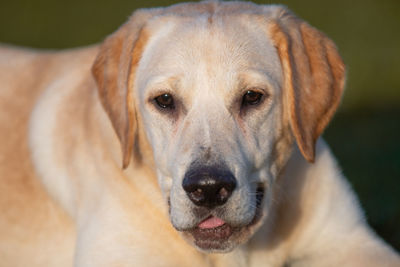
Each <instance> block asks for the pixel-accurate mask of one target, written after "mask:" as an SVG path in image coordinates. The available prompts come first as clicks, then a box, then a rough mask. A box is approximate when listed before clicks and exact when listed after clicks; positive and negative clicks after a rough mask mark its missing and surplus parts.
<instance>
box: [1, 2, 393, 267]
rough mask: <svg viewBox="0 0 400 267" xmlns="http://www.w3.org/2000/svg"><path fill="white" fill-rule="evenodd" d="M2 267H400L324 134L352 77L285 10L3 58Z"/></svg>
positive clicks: (324, 43) (188, 14)
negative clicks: (369, 220)
mask: <svg viewBox="0 0 400 267" xmlns="http://www.w3.org/2000/svg"><path fill="white" fill-rule="evenodd" d="M0 70H1V71H0V84H1V89H0V122H1V123H0V136H1V140H2V144H1V146H0V178H1V183H0V192H1V193H0V212H1V216H0V236H1V238H0V266H8V267H9V266H80V267H82V266H104V267H105V266H107V267H112V266H230V267H231V266H295V267H300V266H307V267H310V266H311V267H312V266H318V267H324V266H352V267H356V266H360V267H361V266H362V267H366V266H392V267H395V266H400V258H399V256H398V254H396V252H395V251H394V250H393V249H392V248H390V247H389V246H388V245H386V244H385V243H384V242H383V241H382V240H381V239H380V238H379V237H377V236H376V235H375V234H374V233H373V231H372V230H371V229H370V228H369V226H368V225H367V223H366V222H365V219H364V217H363V214H362V211H361V209H360V207H359V204H358V201H357V199H356V196H355V194H354V193H353V191H352V189H351V188H350V186H349V184H348V183H347V182H346V180H345V179H344V177H343V176H342V174H341V172H340V170H339V167H338V166H337V163H336V161H335V159H334V156H333V155H332V153H331V152H330V150H329V148H328V146H327V144H326V143H325V142H324V141H323V140H322V139H321V138H320V135H321V133H322V132H323V130H324V129H325V127H326V126H327V124H328V123H329V121H330V120H331V118H332V116H333V114H334V112H335V110H336V109H337V107H338V105H339V102H340V99H341V96H342V92H343V88H344V84H345V66H344V64H343V62H342V59H341V58H340V55H339V54H338V51H337V48H336V47H335V45H334V43H333V42H332V41H331V40H330V39H329V38H328V37H326V36H325V35H324V34H323V33H321V32H319V31H318V30H316V29H315V28H313V27H312V26H310V25H309V24H307V23H306V22H305V21H303V20H301V19H300V18H297V17H296V16H295V15H294V14H292V13H291V12H290V11H289V10H288V9H287V8H286V7H284V6H280V5H256V4H253V3H250V2H218V1H207V2H200V3H182V4H177V5H173V6H170V7H167V8H152V9H141V10H137V11H135V12H134V14H133V15H132V16H131V17H130V19H129V20H128V22H126V23H125V24H124V25H123V26H121V27H120V28H119V29H118V30H117V31H116V32H115V33H113V34H112V35H110V36H109V37H108V38H107V39H105V41H104V42H103V43H102V44H101V45H99V46H97V45H95V46H90V47H85V48H80V49H72V50H65V51H60V52H54V51H52V52H50V51H35V50H29V49H22V48H14V47H9V46H2V47H1V48H0Z"/></svg>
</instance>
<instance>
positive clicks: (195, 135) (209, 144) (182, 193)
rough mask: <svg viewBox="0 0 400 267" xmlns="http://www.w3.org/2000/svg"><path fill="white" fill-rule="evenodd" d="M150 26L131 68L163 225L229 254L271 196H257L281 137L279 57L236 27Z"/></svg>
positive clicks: (241, 25) (255, 32)
mask: <svg viewBox="0 0 400 267" xmlns="http://www.w3.org/2000/svg"><path fill="white" fill-rule="evenodd" d="M157 28H158V31H159V32H156V33H154V37H153V39H150V40H148V44H147V45H148V49H145V50H144V54H143V57H142V64H140V65H139V68H138V70H137V86H138V87H137V88H138V93H139V95H138V99H139V101H138V105H139V110H140V113H141V114H142V116H143V122H144V127H145V129H146V133H147V135H148V137H149V141H150V143H151V146H152V148H153V153H154V159H155V162H156V166H157V174H158V180H159V184H160V186H161V188H162V191H163V192H164V195H165V197H166V199H167V200H168V203H169V205H170V207H169V211H170V218H171V222H172V224H173V226H174V227H175V228H176V229H178V230H179V231H183V232H185V233H187V235H188V236H192V237H193V238H194V242H195V244H196V245H197V246H199V247H200V248H202V249H204V250H229V249H232V248H233V247H234V245H235V244H236V243H237V241H239V240H241V239H243V238H245V236H247V233H248V232H249V230H251V228H252V227H254V225H255V224H256V222H257V220H258V219H259V217H260V215H261V214H260V213H261V202H265V203H269V199H270V198H271V197H272V196H271V194H270V192H269V193H267V194H264V190H265V189H267V190H268V189H270V185H271V183H272V181H273V179H274V175H273V174H272V173H271V167H272V166H271V165H272V161H271V160H270V159H271V157H272V155H271V153H272V151H273V146H274V143H275V141H276V140H277V138H278V136H277V135H278V134H280V133H281V131H282V121H281V120H280V118H282V104H281V102H282V101H281V97H282V95H281V90H280V88H281V86H282V77H283V75H282V67H281V65H280V61H279V56H278V53H277V51H276V49H275V48H274V46H273V44H272V42H271V40H269V39H268V38H267V36H266V34H265V31H264V32H263V31H262V29H251V23H246V22H244V21H235V20H231V19H230V18H223V17H222V18H216V19H215V21H214V22H213V23H210V22H209V21H208V19H207V16H203V17H202V18H192V19H186V20H185V22H179V20H178V21H177V22H175V21H173V22H170V23H169V24H168V23H167V24H166V25H165V24H164V25H163V24H161V25H160V27H157ZM250 40H251V41H250ZM263 196H265V198H264V199H265V201H262V200H263ZM244 232H245V233H244Z"/></svg>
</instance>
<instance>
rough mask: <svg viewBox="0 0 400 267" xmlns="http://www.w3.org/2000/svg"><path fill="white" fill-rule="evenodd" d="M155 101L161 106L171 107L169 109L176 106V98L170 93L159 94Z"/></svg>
mask: <svg viewBox="0 0 400 267" xmlns="http://www.w3.org/2000/svg"><path fill="white" fill-rule="evenodd" d="M154 101H155V102H156V103H157V105H158V106H159V107H160V108H164V109H166V108H169V109H173V108H174V107H175V106H174V99H173V98H172V95H170V94H167V93H166V94H162V95H159V96H157V97H156V98H154Z"/></svg>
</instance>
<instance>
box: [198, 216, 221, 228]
mask: <svg viewBox="0 0 400 267" xmlns="http://www.w3.org/2000/svg"><path fill="white" fill-rule="evenodd" d="M224 224H225V222H224V221H223V220H221V219H220V218H217V217H214V216H211V217H209V218H207V219H205V220H204V221H202V222H201V223H200V224H199V225H198V226H199V228H200V229H211V228H216V227H218V226H221V225H224Z"/></svg>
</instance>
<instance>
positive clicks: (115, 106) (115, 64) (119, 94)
mask: <svg viewBox="0 0 400 267" xmlns="http://www.w3.org/2000/svg"><path fill="white" fill-rule="evenodd" d="M157 12H158V10H157V9H148V10H139V11H136V12H135V13H134V14H133V15H132V17H131V18H130V19H129V21H128V22H127V23H125V24H124V25H122V26H121V28H119V29H118V31H116V32H115V33H114V34H112V35H110V36H109V37H108V38H106V40H105V41H104V42H103V44H102V45H101V47H100V51H99V53H98V55H97V58H96V59H95V61H94V64H93V66H92V73H93V76H94V78H95V80H96V83H97V87H98V92H99V97H100V100H101V103H102V105H103V107H104V109H105V111H106V112H107V114H108V116H109V118H110V120H111V122H112V125H113V127H114V129H115V131H116V133H117V135H118V138H119V140H120V142H121V148H122V155H123V163H122V164H123V168H126V167H127V166H128V165H129V163H130V159H131V155H132V152H133V149H134V147H137V146H134V142H135V139H136V138H137V127H138V125H137V119H136V114H135V112H136V111H135V106H134V99H133V90H134V88H133V86H134V76H135V70H136V67H137V64H138V62H139V60H140V57H141V54H142V52H143V49H144V46H145V44H146V41H147V39H148V34H147V32H146V31H145V30H144V25H145V23H146V21H148V20H149V19H150V18H151V17H153V16H154V15H155V14H156V13H157ZM136 154H140V153H136Z"/></svg>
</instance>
